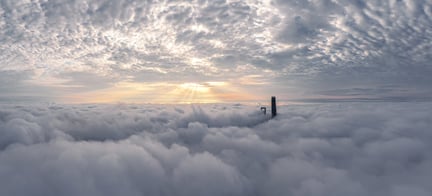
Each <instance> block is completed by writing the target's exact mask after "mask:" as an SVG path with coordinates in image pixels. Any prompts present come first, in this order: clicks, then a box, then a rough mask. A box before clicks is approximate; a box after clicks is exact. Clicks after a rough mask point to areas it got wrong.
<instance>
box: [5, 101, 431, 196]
mask: <svg viewBox="0 0 432 196" xmlns="http://www.w3.org/2000/svg"><path fill="white" fill-rule="evenodd" d="M431 109H432V106H431V104H429V103H401V104H391V103H380V104H370V103H369V104H362V103H357V104H313V105H297V106H296V105H293V106H281V107H280V108H279V111H280V114H279V115H278V116H277V117H276V118H275V119H273V120H270V121H267V118H268V117H266V116H263V115H262V114H261V113H259V112H258V111H257V109H256V108H255V107H251V106H246V105H195V106H187V105H183V106H162V105H125V104H119V105H33V106H25V107H24V106H19V105H2V106H1V108H0V176H2V178H1V179H0V194H1V195H296V196H300V195H303V196H306V195H321V196H322V195H359V196H360V195H372V196H375V195H376V196H378V195H380V196H382V195H384V196H385V195H389V196H390V195H392V196H394V195H413V196H426V195H430V194H431V193H432V189H431V187H430V181H431V180H432V173H431V171H430V168H431V166H432V154H431V149H432V146H431V142H430V141H431V139H432V134H431V133H430V127H432V124H431V122H432V119H431V116H432V115H431V111H432V110H431Z"/></svg>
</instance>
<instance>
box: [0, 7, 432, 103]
mask: <svg viewBox="0 0 432 196" xmlns="http://www.w3.org/2000/svg"><path fill="white" fill-rule="evenodd" d="M431 10H432V3H431V2H430V1H427V0H402V1H396V0H385V1H362V0H359V1H345V0H335V1H330V0H326V1H314V0H311V1H291V0H274V1H264V0H247V1H225V0H221V1H219V0H218V1H202V0H194V1H157V0H156V1H120V0H119V1H111V0H100V1H85V0H79V1H58V0H48V1H39V0H37V1H25V0H19V1H7V0H5V1H1V2H0V17H1V18H0V36H1V37H2V39H1V40H0V43H1V44H0V51H1V52H0V64H1V66H0V75H1V76H2V77H3V76H4V77H5V78H11V79H14V80H18V81H19V82H24V85H22V86H19V87H18V88H8V86H7V85H4V84H2V85H1V86H0V88H2V89H3V88H6V90H5V91H4V93H3V96H2V97H3V99H18V98H21V99H41V98H40V97H42V99H43V97H44V96H45V99H50V100H55V99H56V97H55V95H54V94H55V93H52V92H53V91H57V92H59V91H61V92H62V93H68V92H71V91H72V92H83V91H88V90H97V89H103V88H108V87H109V86H114V85H115V84H116V83H117V82H121V81H134V82H161V81H164V82H166V81H180V82H182V81H188V80H191V77H193V78H194V80H196V81H209V80H210V81H211V80H217V79H219V80H221V78H223V80H231V79H236V78H239V77H246V76H250V75H261V76H266V75H263V73H266V74H267V77H271V79H268V82H269V83H271V84H272V85H273V86H274V87H273V88H274V89H271V90H267V91H272V92H276V91H279V92H280V91H283V92H285V94H288V93H294V94H297V96H296V97H302V96H303V97H305V96H306V97H307V96H308V95H328V94H331V95H332V96H345V97H349V96H347V95H346V94H344V93H340V92H341V91H343V90H345V91H354V92H356V93H358V95H357V96H358V97H363V98H371V99H383V100H386V99H390V98H392V99H399V100H400V99H423V98H424V97H426V99H429V100H430V99H431V92H430V84H431V82H432V81H431V79H430V77H429V76H430V74H431V73H432V70H431V67H430V66H429V64H430V63H429V62H431V61H432V59H431V55H430V54H431V53H432V51H431V47H430V42H431V39H430V38H431V37H432V31H431V24H432V23H431V18H432V11H431ZM244 67H248V69H242V68H244ZM11 71H12V72H11ZM13 72H18V74H21V73H25V74H26V75H28V76H27V77H25V78H15V75H16V74H14V73H13ZM88 76H91V77H88ZM6 80H10V79H6ZM28 81H30V82H28ZM94 81H100V82H94ZM104 81H105V82H104ZM82 84H86V86H85V87H83V85H82ZM35 88H36V89H40V90H39V91H43V92H46V94H44V95H41V94H38V93H37V92H38V91H37V90H35V91H36V92H29V91H31V90H32V89H35ZM249 88H252V87H249ZM357 89H367V90H369V92H371V91H374V90H375V91H376V92H375V93H373V94H362V92H363V91H357ZM23 92H27V93H26V95H23ZM37 96H39V98H38V97H37Z"/></svg>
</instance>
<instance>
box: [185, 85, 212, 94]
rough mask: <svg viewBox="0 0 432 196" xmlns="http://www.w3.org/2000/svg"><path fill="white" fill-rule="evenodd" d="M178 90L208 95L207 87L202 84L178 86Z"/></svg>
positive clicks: (208, 88) (208, 89)
mask: <svg viewBox="0 0 432 196" xmlns="http://www.w3.org/2000/svg"><path fill="white" fill-rule="evenodd" d="M180 88H182V89H185V90H189V91H196V92H198V93H208V92H209V91H210V87H209V86H205V85H203V84H198V83H190V82H189V83H183V84H180Z"/></svg>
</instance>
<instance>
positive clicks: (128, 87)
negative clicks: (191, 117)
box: [61, 81, 258, 104]
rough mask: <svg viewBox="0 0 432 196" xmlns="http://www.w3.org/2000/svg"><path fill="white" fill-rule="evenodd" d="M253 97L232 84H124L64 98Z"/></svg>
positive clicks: (179, 100) (166, 100) (176, 100)
mask: <svg viewBox="0 0 432 196" xmlns="http://www.w3.org/2000/svg"><path fill="white" fill-rule="evenodd" d="M257 99H258V98H257V97H256V96H251V95H250V94H249V93H248V92H243V91H240V90H239V89H237V88H236V87H235V86H233V85H231V84H230V83H229V82H222V81H209V82H202V83H197V82H186V83H135V82H120V83H118V84H116V85H115V86H114V87H111V88H107V89H102V90H96V91H90V92H84V93H79V94H71V95H69V96H65V97H63V99H62V101H61V102H65V103H75V104H80V103H116V102H130V103H153V104H154V103H160V104H171V103H172V104H192V103H228V102H236V101H237V102H238V101H240V102H256V100H257Z"/></svg>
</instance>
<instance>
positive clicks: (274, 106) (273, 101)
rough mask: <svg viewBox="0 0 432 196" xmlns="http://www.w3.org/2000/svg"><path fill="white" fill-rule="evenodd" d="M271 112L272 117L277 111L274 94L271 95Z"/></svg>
mask: <svg viewBox="0 0 432 196" xmlns="http://www.w3.org/2000/svg"><path fill="white" fill-rule="evenodd" d="M271 113H272V118H274V117H275V116H276V115H277V112H276V97H275V96H272V97H271Z"/></svg>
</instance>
